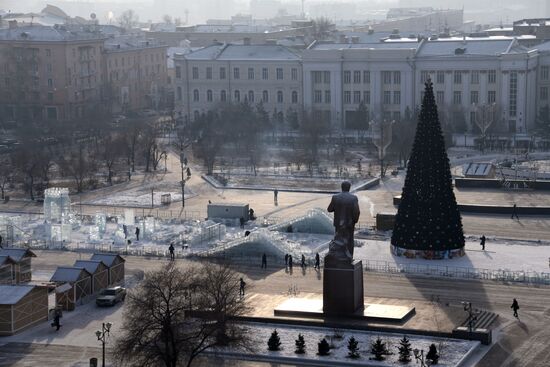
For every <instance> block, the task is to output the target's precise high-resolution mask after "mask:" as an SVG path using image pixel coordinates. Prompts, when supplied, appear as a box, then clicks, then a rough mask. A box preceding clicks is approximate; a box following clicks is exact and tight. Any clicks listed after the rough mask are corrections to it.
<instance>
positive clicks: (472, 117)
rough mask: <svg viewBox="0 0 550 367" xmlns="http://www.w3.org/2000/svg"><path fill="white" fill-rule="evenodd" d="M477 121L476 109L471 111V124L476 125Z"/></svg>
mask: <svg viewBox="0 0 550 367" xmlns="http://www.w3.org/2000/svg"><path fill="white" fill-rule="evenodd" d="M475 123H476V113H475V111H471V112H470V124H472V126H473V125H475Z"/></svg>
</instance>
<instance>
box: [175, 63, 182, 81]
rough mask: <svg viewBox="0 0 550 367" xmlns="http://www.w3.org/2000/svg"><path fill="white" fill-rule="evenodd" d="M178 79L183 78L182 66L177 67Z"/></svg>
mask: <svg viewBox="0 0 550 367" xmlns="http://www.w3.org/2000/svg"><path fill="white" fill-rule="evenodd" d="M176 78H178V79H180V78H181V66H176Z"/></svg>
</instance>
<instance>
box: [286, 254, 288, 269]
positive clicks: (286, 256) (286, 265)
mask: <svg viewBox="0 0 550 367" xmlns="http://www.w3.org/2000/svg"><path fill="white" fill-rule="evenodd" d="M285 266H288V254H285Z"/></svg>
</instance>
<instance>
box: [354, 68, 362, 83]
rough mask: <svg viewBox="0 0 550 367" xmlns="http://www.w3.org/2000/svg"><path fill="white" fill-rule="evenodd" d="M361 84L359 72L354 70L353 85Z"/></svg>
mask: <svg viewBox="0 0 550 367" xmlns="http://www.w3.org/2000/svg"><path fill="white" fill-rule="evenodd" d="M360 83H361V72H360V71H359V70H356V71H354V72H353V84H360Z"/></svg>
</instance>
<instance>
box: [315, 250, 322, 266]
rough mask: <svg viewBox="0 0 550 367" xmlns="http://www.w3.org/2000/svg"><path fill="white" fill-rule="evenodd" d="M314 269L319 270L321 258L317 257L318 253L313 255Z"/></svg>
mask: <svg viewBox="0 0 550 367" xmlns="http://www.w3.org/2000/svg"><path fill="white" fill-rule="evenodd" d="M315 268H316V269H321V258H320V257H319V253H316V254H315Z"/></svg>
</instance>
